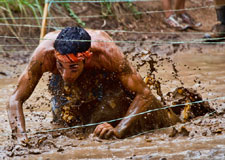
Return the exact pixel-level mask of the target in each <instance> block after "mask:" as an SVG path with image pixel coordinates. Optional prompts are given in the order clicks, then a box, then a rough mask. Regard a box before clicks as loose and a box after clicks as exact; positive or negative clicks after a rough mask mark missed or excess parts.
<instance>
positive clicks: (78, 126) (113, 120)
mask: <svg viewBox="0 0 225 160" xmlns="http://www.w3.org/2000/svg"><path fill="white" fill-rule="evenodd" d="M224 98H225V96H223V97H217V98H213V99H205V100H200V101H194V102H189V103H184V104H176V105H171V106H166V107H161V108H156V109H152V110H148V111H145V112H140V113H137V114H133V115H129V116H125V117H121V118H116V119H112V120H109V121H102V122H97V123H89V124H84V125H77V126H72V127H64V128H63V127H62V128H56V129H47V130H39V131H33V132H26V134H39V133H48V132H55V131H62V130H69V129H76V128H83V127H91V126H96V125H99V124H102V123H112V122H115V121H119V120H123V119H127V118H131V117H135V116H139V115H143V114H147V113H151V112H155V111H159V110H165V109H169V108H175V107H179V106H185V105H191V104H197V103H203V102H210V101H215V100H221V99H224ZM6 134H7V133H4V134H0V135H6ZM9 134H12V135H13V134H14V135H15V134H16V133H8V134H7V136H8V135H9ZM24 134H25V133H24Z"/></svg>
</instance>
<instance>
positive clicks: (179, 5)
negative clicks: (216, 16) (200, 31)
mask: <svg viewBox="0 0 225 160" xmlns="http://www.w3.org/2000/svg"><path fill="white" fill-rule="evenodd" d="M175 9H176V10H178V11H176V14H177V16H178V17H179V18H181V19H182V21H183V22H184V23H186V24H188V25H189V26H190V27H191V28H198V27H200V26H201V23H199V22H196V21H195V20H194V19H193V18H192V17H191V16H190V15H189V14H188V13H187V12H186V11H185V0H176V1H175Z"/></svg>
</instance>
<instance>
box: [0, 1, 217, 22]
mask: <svg viewBox="0 0 225 160" xmlns="http://www.w3.org/2000/svg"><path fill="white" fill-rule="evenodd" d="M215 7H216V6H215V5H210V6H202V7H193V8H184V9H170V10H160V11H145V12H138V13H132V14H129V13H127V14H119V15H125V16H130V15H141V14H154V13H165V12H179V11H191V10H198V9H207V8H215ZM107 16H109V17H111V16H116V15H113V14H111V15H107ZM100 17H106V16H105V15H90V16H79V18H100ZM61 18H64V19H65V18H72V17H46V18H45V19H61ZM10 19H19V20H21V19H31V20H37V19H43V17H4V18H0V20H10Z"/></svg>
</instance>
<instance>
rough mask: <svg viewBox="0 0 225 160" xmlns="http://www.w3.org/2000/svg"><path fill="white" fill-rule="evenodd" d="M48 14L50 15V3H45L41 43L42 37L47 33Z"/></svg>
mask: <svg viewBox="0 0 225 160" xmlns="http://www.w3.org/2000/svg"><path fill="white" fill-rule="evenodd" d="M47 16H48V3H45V7H44V12H43V19H42V25H41V35H40V42H39V43H41V41H42V40H41V39H42V38H43V37H44V36H45V34H46V25H47V19H46V18H47Z"/></svg>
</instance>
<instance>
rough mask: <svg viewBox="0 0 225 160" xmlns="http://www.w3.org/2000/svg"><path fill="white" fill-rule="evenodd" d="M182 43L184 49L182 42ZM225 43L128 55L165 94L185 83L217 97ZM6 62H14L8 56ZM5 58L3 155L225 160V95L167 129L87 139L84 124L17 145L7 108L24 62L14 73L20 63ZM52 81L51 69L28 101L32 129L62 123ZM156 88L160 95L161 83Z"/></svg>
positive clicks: (222, 84) (223, 80)
mask: <svg viewBox="0 0 225 160" xmlns="http://www.w3.org/2000/svg"><path fill="white" fill-rule="evenodd" d="M179 47H180V48H183V47H182V45H180V46H179ZM224 48H225V47H224V46H221V45H217V46H216V45H215V46H202V47H199V46H194V47H191V49H183V50H180V51H179V49H178V51H176V52H175V51H174V52H175V53H174V54H172V55H170V56H168V55H166V54H167V53H165V54H164V53H163V54H158V53H160V49H159V50H157V49H155V48H154V50H153V49H152V48H149V50H153V51H152V53H150V52H148V51H147V52H146V51H145V50H143V51H139V52H138V53H139V54H138V55H136V53H137V51H134V53H132V52H130V53H127V55H128V59H130V60H132V58H133V61H132V63H133V64H134V65H135V66H137V67H138V68H139V72H140V73H141V75H142V76H143V77H146V76H147V75H149V74H152V75H154V78H155V80H156V81H158V82H159V83H160V90H161V93H162V95H163V97H164V96H165V94H166V93H168V92H170V91H174V90H175V89H176V88H177V87H181V86H184V87H185V88H192V89H194V90H197V91H198V93H199V94H200V95H201V96H202V98H203V99H213V98H218V97H222V96H225V95H224V90H225V70H224V68H225V57H224V52H223V51H224ZM135 52H136V53H135ZM142 52H143V54H141V53H142ZM145 52H146V53H145ZM134 55H135V56H134ZM2 58H3V59H4V57H2ZM151 58H152V59H151ZM140 59H141V60H140ZM7 61H8V62H11V61H10V60H9V59H7ZM144 61H146V62H147V61H148V62H149V61H151V62H155V63H154V64H153V66H151V65H152V63H143V62H144ZM2 62H3V63H2V64H1V66H2V67H3V68H5V70H6V71H7V75H0V76H1V77H0V78H1V80H0V112H1V115H2V116H1V117H0V122H1V124H2V125H1V126H0V133H1V135H0V140H1V141H0V144H1V147H0V152H1V154H0V157H1V159H3V158H5V159H8V158H10V157H13V159H160V158H166V159H225V154H224V153H225V123H224V122H225V114H224V111H225V103H224V102H225V99H219V100H215V101H210V102H209V104H210V106H211V107H212V108H214V109H215V110H216V112H217V114H214V115H213V116H209V115H206V117H203V116H202V117H197V118H195V119H192V120H191V121H188V122H186V123H181V124H177V125H175V126H173V127H170V128H167V129H160V130H155V131H151V132H149V133H146V134H144V135H139V136H136V137H133V138H127V139H124V140H100V139H97V138H95V137H92V135H90V136H89V137H87V138H85V136H84V134H83V133H82V129H81V130H78V131H77V132H76V131H57V132H52V133H43V134H29V135H30V139H31V140H30V141H31V142H30V146H27V147H23V146H19V145H16V144H13V143H11V142H10V140H9V139H10V137H9V133H10V128H9V124H8V119H7V113H6V111H5V107H6V104H7V100H8V97H9V95H10V94H11V93H12V92H13V88H15V85H16V81H17V78H13V77H15V74H16V75H17V74H20V73H21V71H22V70H23V69H24V64H19V65H17V66H16V67H17V72H16V73H14V70H13V69H14V68H15V66H13V65H11V66H8V65H7V64H6V63H4V61H2ZM12 63H15V62H13V61H12ZM47 81H48V74H46V75H45V76H44V77H43V78H42V79H41V81H40V82H39V84H38V86H37V87H36V89H35V92H34V93H33V94H32V96H31V97H30V98H29V100H28V101H27V102H26V103H25V104H24V109H25V111H24V112H25V115H26V124H27V129H28V132H30V133H31V132H35V131H40V130H47V129H53V128H58V127H59V126H55V125H53V124H51V120H52V116H51V112H50V110H51V109H50V105H49V101H50V98H51V96H50V94H49V93H48V91H47V90H48V89H47ZM151 89H152V90H153V93H154V94H155V95H157V88H154V87H152V88H151ZM43 93H44V94H43ZM157 97H158V98H159V99H161V97H160V96H157Z"/></svg>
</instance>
